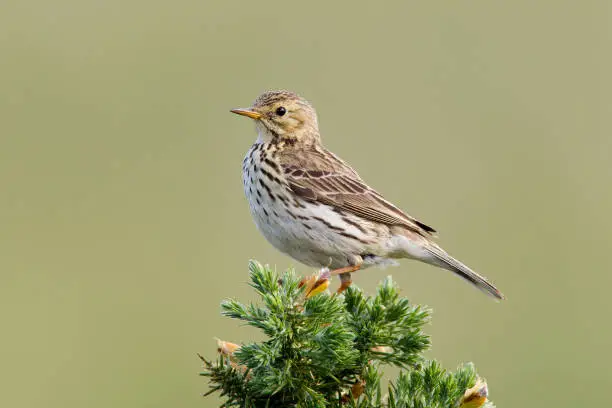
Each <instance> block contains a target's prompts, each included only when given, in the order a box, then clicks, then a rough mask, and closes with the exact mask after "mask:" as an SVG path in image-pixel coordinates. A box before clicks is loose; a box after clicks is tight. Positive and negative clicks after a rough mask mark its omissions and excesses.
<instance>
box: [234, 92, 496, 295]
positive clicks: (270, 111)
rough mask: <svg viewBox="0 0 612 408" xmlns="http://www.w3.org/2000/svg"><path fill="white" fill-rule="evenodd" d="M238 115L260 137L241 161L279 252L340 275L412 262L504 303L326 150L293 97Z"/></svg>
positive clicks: (274, 97) (269, 95) (270, 96)
mask: <svg viewBox="0 0 612 408" xmlns="http://www.w3.org/2000/svg"><path fill="white" fill-rule="evenodd" d="M232 112H233V113H237V114H239V115H243V116H247V117H249V118H251V119H254V121H255V127H256V129H257V134H258V138H257V141H256V142H255V144H254V145H253V146H251V148H250V149H249V151H248V153H247V154H246V157H245V158H244V161H243V162H242V179H243V182H244V190H245V193H246V196H247V198H248V200H249V205H250V207H251V214H252V215H253V218H254V220H255V224H257V227H258V229H259V230H260V231H261V233H262V234H263V235H264V236H265V237H266V239H267V240H268V241H269V242H270V243H271V244H272V245H274V246H275V247H276V248H277V249H279V250H281V251H282V252H284V253H286V254H288V255H289V256H291V257H293V258H294V259H296V260H298V261H300V262H302V263H304V264H306V265H309V266H312V267H317V268H330V269H332V271H331V273H332V274H339V275H340V280H341V283H342V284H341V286H340V289H339V291H342V290H344V289H345V288H346V287H348V286H349V285H350V283H351V272H354V271H357V270H359V269H363V268H365V267H368V266H372V265H384V264H389V263H393V262H394V261H393V260H394V259H398V258H412V259H417V260H419V261H422V262H425V263H428V264H431V265H435V266H438V267H441V268H444V269H448V270H449V271H452V272H455V273H456V274H457V275H459V276H461V277H462V278H464V279H466V280H467V281H469V282H471V283H473V284H474V285H476V286H477V287H478V288H479V289H481V290H483V291H484V292H486V293H488V294H490V295H492V296H494V297H496V298H498V299H503V295H502V294H501V292H500V291H499V290H497V288H496V287H495V286H493V285H492V284H491V283H489V282H488V281H487V280H486V279H485V278H483V277H482V276H480V275H478V274H477V273H476V272H474V271H473V270H471V269H470V268H468V267H467V266H466V265H464V264H462V263H461V262H459V261H458V260H456V259H454V258H453V257H451V256H450V255H449V254H447V253H446V252H445V251H444V250H443V249H442V248H440V247H439V246H438V245H437V244H436V243H435V242H434V241H433V238H434V237H433V233H435V230H434V229H433V228H431V227H429V226H427V225H426V224H423V223H422V222H420V221H418V220H416V219H415V218H413V217H411V216H409V215H408V214H406V213H404V212H402V211H401V210H400V209H398V208H397V207H396V206H394V205H393V204H391V203H390V202H389V201H387V200H385V199H384V198H383V197H382V196H381V195H380V194H379V193H377V192H376V191H375V190H374V189H372V188H371V187H370V186H368V185H367V184H366V183H365V182H364V181H363V180H361V178H360V177H359V175H358V174H357V172H355V170H353V169H352V168H351V167H350V166H349V165H348V164H346V163H345V162H344V161H342V160H341V159H340V158H339V157H338V156H336V155H335V154H333V153H331V152H330V151H329V150H327V149H325V147H323V145H322V144H321V136H320V134H319V126H318V123H317V115H316V112H315V110H314V108H313V107H312V106H311V105H310V104H309V103H308V102H307V101H306V100H304V99H303V98H301V97H300V96H298V95H296V94H294V93H293V92H288V91H273V92H266V93H264V94H262V95H260V96H259V97H258V98H257V99H256V100H255V103H254V104H253V106H252V107H251V108H249V109H233V110H232Z"/></svg>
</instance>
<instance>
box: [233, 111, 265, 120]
mask: <svg viewBox="0 0 612 408" xmlns="http://www.w3.org/2000/svg"><path fill="white" fill-rule="evenodd" d="M230 112H232V113H235V114H237V115H242V116H248V117H249V118H251V119H259V118H261V113H258V112H255V111H254V110H251V109H232V110H231V111H230Z"/></svg>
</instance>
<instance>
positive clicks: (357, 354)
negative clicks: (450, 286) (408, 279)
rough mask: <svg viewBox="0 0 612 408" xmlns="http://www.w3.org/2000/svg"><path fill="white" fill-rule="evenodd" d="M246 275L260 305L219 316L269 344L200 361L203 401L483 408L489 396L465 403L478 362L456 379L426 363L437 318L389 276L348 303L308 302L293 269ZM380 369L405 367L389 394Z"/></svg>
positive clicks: (237, 306)
mask: <svg viewBox="0 0 612 408" xmlns="http://www.w3.org/2000/svg"><path fill="white" fill-rule="evenodd" d="M249 269H250V278H251V286H252V287H253V288H254V289H255V291H256V292H257V293H258V295H259V296H260V298H261V304H258V305H253V304H250V305H245V304H242V303H240V302H238V301H237V300H226V301H224V302H223V303H222V304H221V308H222V313H223V314H224V315H225V316H228V317H231V318H234V319H238V320H242V321H244V322H245V323H246V324H248V325H250V326H253V327H256V328H258V329H260V330H261V331H263V333H265V335H266V337H267V340H265V341H263V342H261V343H251V344H244V345H242V346H239V347H238V346H236V345H232V346H233V347H235V350H234V349H232V350H231V351H228V350H223V349H221V348H220V351H221V353H220V355H219V357H218V359H217V361H215V362H212V361H209V360H206V359H204V358H202V360H203V361H204V366H205V371H204V372H203V373H202V375H204V376H207V377H209V379H210V388H211V389H210V391H209V392H208V393H207V394H206V395H208V394H210V393H213V392H215V391H219V392H220V393H221V396H222V397H223V398H224V399H225V400H224V403H223V405H222V406H223V407H233V406H235V407H248V408H251V407H252V408H258V407H270V408H274V407H340V406H344V407H359V408H366V407H367V408H370V407H381V408H382V407H389V408H395V407H398V408H399V407H406V408H425V407H427V408H430V407H431V408H437V407H440V408H442V407H444V408H449V407H459V406H460V405H461V406H462V407H467V406H474V407H479V406H483V405H482V404H483V403H484V401H485V400H486V398H485V399H482V402H481V403H480V404H474V403H473V402H472V403H471V404H472V405H469V404H470V403H469V402H467V400H466V399H462V397H463V396H464V393H465V392H466V390H467V389H468V388H470V387H473V386H474V384H475V383H476V380H477V376H476V373H475V371H474V368H473V367H472V365H471V364H468V365H464V366H462V367H460V368H459V369H458V370H457V371H456V372H455V373H450V372H447V371H446V370H444V369H442V368H441V367H440V366H439V365H438V364H437V363H436V362H435V361H425V360H424V359H423V357H422V353H423V352H424V351H425V350H426V349H427V348H428V347H429V344H430V343H429V338H428V336H427V335H425V334H424V333H423V331H422V327H423V325H424V324H425V323H427V322H428V321H429V315H430V312H429V310H428V309H426V308H423V307H421V306H415V305H411V304H410V303H409V301H408V300H407V299H406V298H403V297H400V296H399V293H398V292H399V291H398V288H397V287H396V285H395V284H394V283H393V282H392V280H391V278H387V279H386V280H385V281H384V282H382V283H381V285H380V286H379V288H378V291H377V293H376V295H375V296H366V295H364V294H363V292H362V291H361V290H359V289H358V288H356V287H355V286H352V287H350V288H348V289H347V290H346V291H345V292H344V293H343V295H342V296H338V295H329V294H327V293H320V294H316V295H313V296H310V295H307V293H306V289H305V287H304V285H303V284H301V280H300V279H299V278H298V277H297V276H296V275H295V273H294V272H293V271H288V272H285V273H283V274H282V275H280V276H279V275H278V274H277V273H275V272H274V271H272V270H271V269H270V268H269V267H267V266H266V267H264V266H262V265H260V264H259V263H257V262H251V263H250V266H249ZM221 343H225V342H221ZM227 344H231V343H227ZM383 365H393V366H397V367H401V368H402V371H401V372H400V374H399V376H398V378H397V379H395V380H394V381H391V382H390V383H389V385H388V387H384V386H383V385H382V383H381V378H382V375H383V373H382V370H381V367H382V366H383ZM384 389H386V392H385V391H384ZM484 389H485V391H484V392H485V396H486V385H485V388H484ZM485 406H486V407H492V406H493V405H492V404H491V403H490V402H486V405H485Z"/></svg>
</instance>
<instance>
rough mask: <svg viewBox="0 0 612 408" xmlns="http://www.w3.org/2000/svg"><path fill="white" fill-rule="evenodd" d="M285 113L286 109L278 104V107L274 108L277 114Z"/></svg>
mask: <svg viewBox="0 0 612 408" xmlns="http://www.w3.org/2000/svg"><path fill="white" fill-rule="evenodd" d="M285 113H287V109H285V108H284V107H282V106H279V107H278V108H276V114H277V115H278V116H283V115H284V114H285Z"/></svg>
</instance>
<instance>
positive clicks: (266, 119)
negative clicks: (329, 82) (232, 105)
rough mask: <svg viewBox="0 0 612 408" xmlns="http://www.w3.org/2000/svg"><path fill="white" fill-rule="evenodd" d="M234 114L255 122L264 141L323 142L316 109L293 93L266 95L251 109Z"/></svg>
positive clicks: (283, 92)
mask: <svg viewBox="0 0 612 408" xmlns="http://www.w3.org/2000/svg"><path fill="white" fill-rule="evenodd" d="M231 112H233V113H236V114H238V115H242V116H247V117H249V118H251V119H253V120H255V126H256V128H257V132H258V134H259V137H260V138H261V139H262V140H263V141H264V142H280V141H289V140H291V141H292V142H298V143H318V142H319V125H318V122H317V114H316V112H315V110H314V108H313V107H312V106H311V105H310V104H309V103H308V101H306V100H305V99H304V98H302V97H300V96H298V95H297V94H295V93H293V92H289V91H269V92H265V93H263V94H261V95H260V96H259V97H258V98H257V99H256V100H255V103H254V104H253V106H252V107H251V108H248V109H232V110H231Z"/></svg>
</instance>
